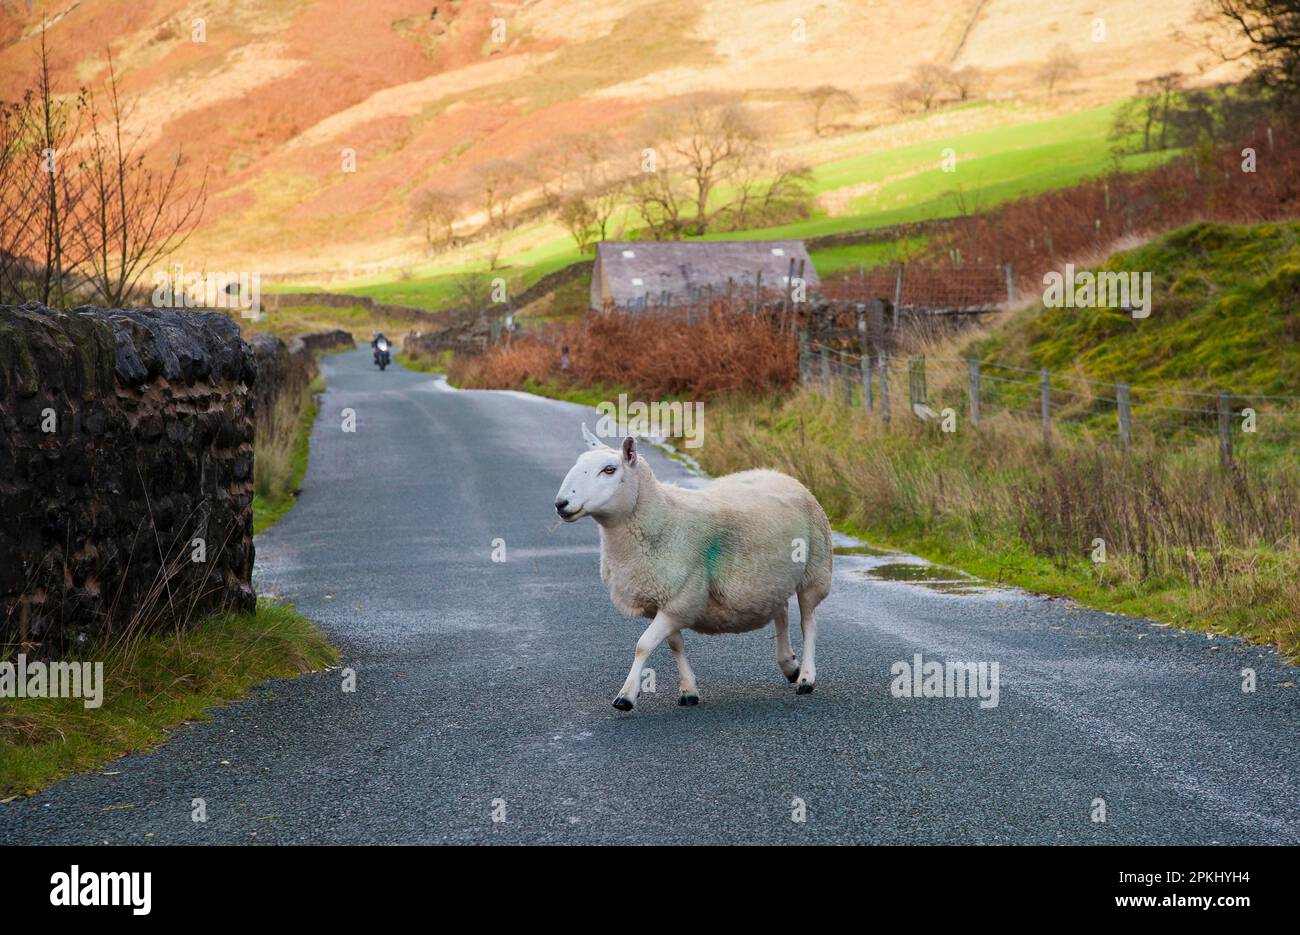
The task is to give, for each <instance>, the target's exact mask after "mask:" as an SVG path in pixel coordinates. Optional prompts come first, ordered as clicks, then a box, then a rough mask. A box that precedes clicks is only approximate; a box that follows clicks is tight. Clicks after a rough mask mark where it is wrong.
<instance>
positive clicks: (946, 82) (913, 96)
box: [890, 63, 953, 113]
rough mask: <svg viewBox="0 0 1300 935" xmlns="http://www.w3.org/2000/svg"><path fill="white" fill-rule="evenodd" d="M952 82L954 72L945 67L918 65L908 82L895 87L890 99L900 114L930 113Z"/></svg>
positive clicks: (931, 64) (929, 64)
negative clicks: (912, 112) (913, 112)
mask: <svg viewBox="0 0 1300 935" xmlns="http://www.w3.org/2000/svg"><path fill="white" fill-rule="evenodd" d="M952 80H953V79H952V71H951V70H950V69H948V68H947V67H945V66H943V65H936V64H933V63H927V64H924V65H918V66H917V67H916V68H913V69H912V73H911V74H910V75H909V76H908V78H907V80H906V81H903V82H902V83H900V84H898V85H895V86H894V89H893V91H892V92H891V95H890V99H891V102H892V103H893V105H894V107H895V108H896V109H897V110H898V111H899V112H900V113H908V112H910V111H912V110H921V111H924V112H929V111H930V110H932V109H933V108H934V105H935V104H937V103H938V102H939V98H940V97H941V96H942V95H943V92H944V89H945V88H947V87H949V86H951V85H952Z"/></svg>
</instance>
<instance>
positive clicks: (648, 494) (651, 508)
mask: <svg viewBox="0 0 1300 935" xmlns="http://www.w3.org/2000/svg"><path fill="white" fill-rule="evenodd" d="M596 522H597V524H598V525H599V526H600V550H601V555H602V557H603V559H604V562H605V564H606V565H607V566H610V567H611V568H617V567H629V566H631V567H636V568H638V569H644V570H646V571H650V570H652V569H653V568H654V567H655V564H654V562H653V559H654V546H655V543H659V542H664V541H667V537H669V536H670V534H671V529H672V527H673V525H674V523H675V522H676V517H675V514H674V512H673V509H672V504H671V503H669V501H668V498H667V496H665V493H664V489H663V487H662V485H660V483H659V481H658V479H657V478H656V477H655V476H654V472H653V471H651V470H650V466H649V465H648V464H645V463H644V462H642V465H641V466H640V467H638V469H637V496H636V505H635V506H633V508H632V511H631V512H630V513H628V514H626V515H624V516H619V517H601V518H597V520H596Z"/></svg>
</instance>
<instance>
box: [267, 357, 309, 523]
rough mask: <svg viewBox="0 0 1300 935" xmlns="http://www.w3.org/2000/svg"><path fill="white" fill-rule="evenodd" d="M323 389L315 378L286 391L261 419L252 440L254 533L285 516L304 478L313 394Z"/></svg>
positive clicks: (287, 388)
mask: <svg viewBox="0 0 1300 935" xmlns="http://www.w3.org/2000/svg"><path fill="white" fill-rule="evenodd" d="M324 389H325V384H324V381H323V380H322V378H321V377H320V376H317V377H316V378H315V379H314V380H312V382H311V383H309V384H303V385H300V386H297V387H286V388H285V389H284V391H283V392H281V393H280V395H279V396H278V397H277V398H276V400H275V404H274V405H273V406H272V407H271V411H270V412H269V413H268V414H266V415H264V416H262V417H260V418H259V419H258V422H257V429H256V431H255V433H254V437H253V533H254V535H256V534H257V533H259V532H261V531H262V530H264V529H267V528H268V527H270V526H271V525H273V524H274V523H275V522H276V521H277V520H279V519H280V518H281V517H282V516H284V514H286V513H288V512H289V510H290V508H291V507H292V506H293V504H294V502H295V500H296V494H295V491H296V490H298V488H299V487H300V486H301V485H302V479H303V478H304V477H305V476H306V474H307V457H308V453H309V451H310V447H311V427H312V423H314V422H315V421H316V394H317V393H320V392H323V391H324Z"/></svg>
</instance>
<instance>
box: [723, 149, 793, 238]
mask: <svg viewBox="0 0 1300 935" xmlns="http://www.w3.org/2000/svg"><path fill="white" fill-rule="evenodd" d="M811 185H812V170H811V169H810V168H809V167H808V166H806V165H804V164H802V163H792V162H786V161H783V160H775V159H771V158H769V157H763V158H756V159H754V160H753V161H752V162H750V163H749V165H747V166H746V167H745V168H744V169H743V170H742V172H741V176H740V177H739V178H738V179H737V181H736V184H735V185H734V195H733V198H732V201H731V203H730V204H729V205H728V206H727V211H726V222H727V226H728V227H729V228H730V229H732V230H743V229H745V228H747V227H768V226H772V225H776V224H787V223H790V222H792V221H797V220H802V219H803V218H806V217H808V215H809V214H810V213H811V211H812V195H811Z"/></svg>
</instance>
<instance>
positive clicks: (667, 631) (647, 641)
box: [614, 611, 681, 711]
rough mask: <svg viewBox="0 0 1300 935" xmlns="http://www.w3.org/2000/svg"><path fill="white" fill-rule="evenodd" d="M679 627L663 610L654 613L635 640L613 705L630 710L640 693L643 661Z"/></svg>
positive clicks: (621, 709) (623, 709) (622, 709)
mask: <svg viewBox="0 0 1300 935" xmlns="http://www.w3.org/2000/svg"><path fill="white" fill-rule="evenodd" d="M680 629H681V626H680V625H678V623H677V621H675V620H673V619H671V618H670V617H668V616H667V615H665V614H664V612H663V611H660V612H659V613H658V614H656V615H655V618H654V620H653V621H652V622H651V624H650V626H648V627H646V628H645V632H644V633H642V634H641V638H640V639H639V640H637V641H636V654H635V655H634V656H633V657H632V668H630V669H628V671H627V678H626V679H625V680H624V682H623V687H622V689H620V690H619V693H618V697H617V698H615V699H614V707H616V708H618V709H619V710H620V711H631V710H632V707H633V705H635V704H636V699H637V695H639V694H640V693H641V670H642V669H643V668H644V667H645V661H646V660H647V659H649V658H650V654H651V653H652V652H654V651H655V647H657V646H658V645H659V644H660V643H662V642H663V641H664V640H666V639H668V637H669V636H670V635H672V634H674V633H676V632H677V631H678V630H680Z"/></svg>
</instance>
